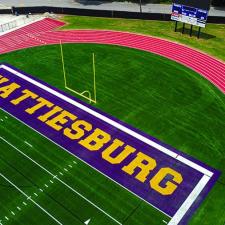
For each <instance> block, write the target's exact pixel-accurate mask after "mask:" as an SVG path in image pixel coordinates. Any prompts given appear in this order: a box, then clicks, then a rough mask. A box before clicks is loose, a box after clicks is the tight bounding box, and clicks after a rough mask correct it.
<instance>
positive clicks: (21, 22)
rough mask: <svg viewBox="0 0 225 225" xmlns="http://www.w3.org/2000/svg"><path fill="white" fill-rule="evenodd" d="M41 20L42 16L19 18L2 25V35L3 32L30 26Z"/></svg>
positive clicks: (0, 25)
mask: <svg viewBox="0 0 225 225" xmlns="http://www.w3.org/2000/svg"><path fill="white" fill-rule="evenodd" d="M40 18H41V16H37V15H29V16H28V17H26V16H19V17H18V18H16V19H14V20H11V21H9V22H6V23H3V24H0V34H1V33H2V32H6V31H9V30H12V29H15V28H17V27H22V26H24V25H26V24H29V23H31V22H33V21H36V20H38V19H40Z"/></svg>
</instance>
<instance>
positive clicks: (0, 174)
mask: <svg viewBox="0 0 225 225" xmlns="http://www.w3.org/2000/svg"><path fill="white" fill-rule="evenodd" d="M0 176H1V177H2V178H4V179H5V180H6V181H8V182H9V183H10V184H11V185H12V186H13V187H15V188H16V189H17V190H18V191H19V192H20V193H21V194H23V195H24V196H25V197H27V198H29V196H28V195H27V194H26V193H25V192H23V191H22V190H21V189H20V188H19V187H17V186H16V185H15V184H14V183H13V182H11V181H10V180H9V179H8V178H7V177H5V176H4V175H3V174H2V173H0ZM29 200H30V201H31V202H32V203H33V204H34V205H36V206H37V207H38V208H40V209H41V210H42V211H43V212H44V213H46V214H47V215H48V216H49V217H51V218H52V219H53V220H54V221H55V222H56V223H58V224H60V225H63V224H62V223H61V222H59V221H58V220H57V219H56V218H55V217H54V216H52V215H51V214H50V213H49V212H48V211H46V210H45V209H44V208H43V207H42V206H40V205H39V204H38V203H36V202H35V201H34V200H33V199H32V198H29Z"/></svg>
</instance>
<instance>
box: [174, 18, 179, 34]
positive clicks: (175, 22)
mask: <svg viewBox="0 0 225 225" xmlns="http://www.w3.org/2000/svg"><path fill="white" fill-rule="evenodd" d="M177 23H178V22H177V21H176V22H175V29H174V31H175V32H177Z"/></svg>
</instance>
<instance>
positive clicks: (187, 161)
mask: <svg viewBox="0 0 225 225" xmlns="http://www.w3.org/2000/svg"><path fill="white" fill-rule="evenodd" d="M0 68H3V69H5V70H8V71H9V72H11V73H13V74H14V75H16V76H18V77H20V78H22V79H24V80H26V81H28V82H29V83H32V84H34V85H35V86H37V87H39V88H41V89H43V90H45V91H47V92H49V93H51V94H53V95H55V96H57V97H58V98H60V99H62V100H64V101H66V102H68V103H70V104H72V105H74V106H76V107H78V108H80V109H82V110H84V111H86V112H88V113H89V114H91V115H93V116H95V117H97V118H99V119H101V120H103V121H105V122H106V123H108V124H110V125H112V126H114V127H116V128H118V129H120V130H121V131H123V132H125V133H127V134H129V135H131V136H133V137H135V138H137V139H139V140H141V141H142V142H144V143H146V144H148V145H150V146H152V147H154V148H156V149H158V150H159V151H161V152H163V153H165V154H167V155H169V156H171V157H172V158H177V160H179V161H181V159H180V158H179V157H178V156H179V155H178V154H177V153H175V152H173V151H171V150H169V149H167V148H165V147H163V146H161V145H160V144H158V143H155V142H154V141H152V140H149V139H148V138H146V137H144V136H142V135H140V134H138V133H136V132H135V131H133V130H131V129H129V128H127V127H125V126H123V125H121V124H119V123H117V122H115V121H113V120H111V119H109V118H108V117H106V116H103V115H102V114H100V113H98V112H95V111H94V110H92V109H90V108H88V107H86V106H84V105H82V104H80V103H79V102H76V101H75V100H72V99H70V98H69V97H67V96H65V95H63V94H61V93H59V92H57V91H55V90H53V89H51V88H49V87H46V86H45V85H43V84H41V83H39V82H37V81H35V80H33V79H32V78H29V77H27V76H26V75H24V74H22V73H19V72H17V71H15V70H14V69H12V68H10V67H8V66H5V65H1V66H0ZM183 163H185V164H186V165H188V166H189V167H192V168H194V169H196V170H198V171H199V172H201V173H203V174H206V175H207V176H209V177H211V176H212V175H213V173H212V172H211V171H209V170H207V169H205V168H203V167H202V166H199V165H197V164H196V163H194V162H192V161H190V160H188V159H185V160H184V161H183Z"/></svg>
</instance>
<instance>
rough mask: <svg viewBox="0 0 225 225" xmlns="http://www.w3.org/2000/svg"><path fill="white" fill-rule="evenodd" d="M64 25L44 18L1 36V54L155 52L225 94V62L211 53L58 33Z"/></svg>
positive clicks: (150, 41) (145, 40)
mask: <svg viewBox="0 0 225 225" xmlns="http://www.w3.org/2000/svg"><path fill="white" fill-rule="evenodd" d="M63 25H64V23H63V22H60V21H57V20H53V19H43V20H41V21H38V22H35V23H33V24H30V25H27V26H25V27H23V28H20V29H18V30H16V31H13V32H10V33H8V34H5V35H3V36H0V54H2V53H7V52H11V51H15V50H18V49H23V48H30V47H34V46H40V45H46V44H59V42H60V40H61V41H62V43H98V44H111V45H119V46H125V47H129V48H136V49H139V50H144V51H148V52H152V53H155V54H158V55H161V56H164V57H166V58H169V59H171V60H174V61H176V62H178V63H181V64H183V65H185V66H187V67H189V68H191V69H192V70H194V71H196V72H197V73H199V74H201V75H202V76H203V77H205V78H206V79H208V80H209V81H210V82H212V83H213V84H214V85H216V86H217V87H218V88H219V89H220V90H221V91H222V92H223V93H225V63H223V62H222V61H219V60H217V59H215V58H213V57H211V56H209V55H207V54H204V53H202V52H199V51H197V50H195V49H192V48H189V47H186V46H184V45H181V44H177V43H174V42H170V41H167V40H163V39H159V38H155V37H150V36H144V35H139V34H133V33H128V32H119V31H107V30H69V31H56V30H54V29H56V28H58V27H60V26H63Z"/></svg>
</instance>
